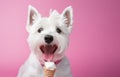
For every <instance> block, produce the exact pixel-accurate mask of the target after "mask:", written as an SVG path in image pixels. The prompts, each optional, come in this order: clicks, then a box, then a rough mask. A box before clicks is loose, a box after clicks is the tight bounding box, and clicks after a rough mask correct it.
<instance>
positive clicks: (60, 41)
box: [17, 5, 73, 77]
mask: <svg viewBox="0 0 120 77" xmlns="http://www.w3.org/2000/svg"><path fill="white" fill-rule="evenodd" d="M72 24H73V10H72V7H71V6H69V7H67V8H65V9H64V10H63V12H62V13H61V14H59V13H58V12H57V11H56V10H53V11H50V16H49V17H42V16H41V14H39V13H38V11H37V10H36V9H35V8H34V7H33V6H31V5H30V6H29V9H28V21H27V27H26V28H27V31H28V33H29V37H28V44H29V47H30V49H31V53H30V56H29V58H28V59H27V61H26V62H25V63H24V64H23V65H22V66H21V68H20V70H19V73H18V76H17V77H44V73H43V67H42V66H41V62H43V63H44V60H43V57H42V55H43V53H42V52H41V50H40V48H39V47H40V45H42V44H45V41H44V36H45V35H47V34H50V35H52V36H53V37H54V40H53V42H52V43H53V44H57V45H58V49H57V50H56V51H55V53H54V58H53V62H55V61H57V60H60V59H61V62H60V63H59V64H57V70H56V72H55V76H54V77H72V74H71V70H70V65H69V62H68V60H67V58H66V57H65V55H64V51H65V49H66V48H67V46H68V42H69V41H68V40H69V34H70V32H71V29H72ZM39 28H43V30H42V31H41V32H40V33H38V29H39ZM56 28H59V29H61V31H62V32H61V33H57V31H56Z"/></svg>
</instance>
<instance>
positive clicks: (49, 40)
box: [44, 35, 53, 44]
mask: <svg viewBox="0 0 120 77" xmlns="http://www.w3.org/2000/svg"><path fill="white" fill-rule="evenodd" d="M44 39H45V42H46V43H48V44H49V43H51V42H52V41H53V36H52V35H46V36H45V37H44Z"/></svg>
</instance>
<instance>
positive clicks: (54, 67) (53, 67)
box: [45, 62, 56, 70]
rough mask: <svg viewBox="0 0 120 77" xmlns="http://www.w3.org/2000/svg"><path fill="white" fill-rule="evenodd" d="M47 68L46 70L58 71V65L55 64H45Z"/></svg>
mask: <svg viewBox="0 0 120 77" xmlns="http://www.w3.org/2000/svg"><path fill="white" fill-rule="evenodd" d="M45 67H46V69H49V70H54V69H56V65H55V63H54V62H45Z"/></svg>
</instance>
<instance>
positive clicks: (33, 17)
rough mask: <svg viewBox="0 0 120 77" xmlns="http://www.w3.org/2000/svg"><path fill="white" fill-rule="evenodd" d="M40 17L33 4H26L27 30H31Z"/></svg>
mask: <svg viewBox="0 0 120 77" xmlns="http://www.w3.org/2000/svg"><path fill="white" fill-rule="evenodd" d="M39 18H40V14H39V13H38V11H37V9H36V8H34V7H33V6H31V5H29V6H28V18H27V27H26V28H27V31H28V32H30V31H31V27H32V26H34V24H35V22H36V21H38V19H39Z"/></svg>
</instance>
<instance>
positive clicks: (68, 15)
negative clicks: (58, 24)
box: [62, 6, 73, 31]
mask: <svg viewBox="0 0 120 77" xmlns="http://www.w3.org/2000/svg"><path fill="white" fill-rule="evenodd" d="M62 16H63V17H64V18H65V24H66V25H67V27H68V28H69V29H70V31H71V29H72V24H73V9H72V7H71V6H68V7H67V8H65V9H64V10H63V12H62Z"/></svg>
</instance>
